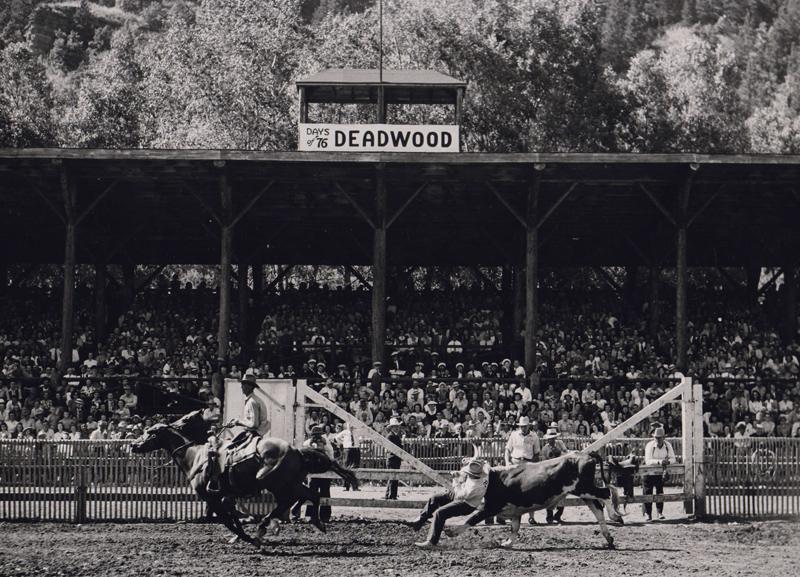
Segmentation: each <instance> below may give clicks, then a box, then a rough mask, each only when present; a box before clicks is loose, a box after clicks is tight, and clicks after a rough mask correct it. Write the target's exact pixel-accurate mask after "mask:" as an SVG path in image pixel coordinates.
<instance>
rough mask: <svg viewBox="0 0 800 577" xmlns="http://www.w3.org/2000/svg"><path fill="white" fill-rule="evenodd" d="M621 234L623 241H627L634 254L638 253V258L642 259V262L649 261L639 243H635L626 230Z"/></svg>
mask: <svg viewBox="0 0 800 577" xmlns="http://www.w3.org/2000/svg"><path fill="white" fill-rule="evenodd" d="M621 234H622V238H624V239H625V242H627V243H628V244H629V245H631V248H632V249H633V252H635V253H636V254H638V255H639V258H640V259H642V262H643V263H647V262H650V258H649V257H648V256H647V255H646V254H645V252H644V251H643V250H642V249H641V248H639V245H637V244H636V243H635V242H634V240H633V239H632V238H631V236H630V235H629V234H628V233H627V232H625V231H622V233H621Z"/></svg>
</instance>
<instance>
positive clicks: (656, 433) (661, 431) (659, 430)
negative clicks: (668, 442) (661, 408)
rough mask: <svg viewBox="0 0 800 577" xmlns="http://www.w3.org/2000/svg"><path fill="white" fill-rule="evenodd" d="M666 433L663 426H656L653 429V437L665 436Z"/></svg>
mask: <svg viewBox="0 0 800 577" xmlns="http://www.w3.org/2000/svg"><path fill="white" fill-rule="evenodd" d="M666 436H667V435H666V433H665V432H664V428H663V427H658V428H657V429H656V430H655V431H653V437H666Z"/></svg>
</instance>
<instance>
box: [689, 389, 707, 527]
mask: <svg viewBox="0 0 800 577" xmlns="http://www.w3.org/2000/svg"><path fill="white" fill-rule="evenodd" d="M692 391H693V397H694V399H693V400H694V427H693V429H694V430H693V431H692V432H693V435H692V452H693V454H694V515H695V517H698V518H702V517H705V515H706V477H705V466H706V460H705V446H706V443H705V438H704V432H703V386H702V385H694V386H693V387H692Z"/></svg>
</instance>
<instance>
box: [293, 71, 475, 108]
mask: <svg viewBox="0 0 800 577" xmlns="http://www.w3.org/2000/svg"><path fill="white" fill-rule="evenodd" d="M296 84H297V87H298V88H305V90H306V101H307V102H311V103H332V102H335V103H340V104H352V103H369V102H372V103H376V102H377V101H378V92H377V90H376V88H377V87H378V86H382V87H383V89H384V92H385V98H386V102H387V103H390V104H456V101H457V92H458V91H459V90H461V91H463V90H464V89H466V86H467V83H466V82H464V81H462V80H456V79H455V78H453V77H451V76H447V75H445V74H442V73H441V72H436V71H435V70H384V71H383V73H382V74H381V72H380V71H379V70H378V69H377V68H375V69H350V68H331V69H328V70H323V71H322V72H319V73H317V74H315V75H313V76H309V77H308V78H303V79H302V80H298V81H297V83H296Z"/></svg>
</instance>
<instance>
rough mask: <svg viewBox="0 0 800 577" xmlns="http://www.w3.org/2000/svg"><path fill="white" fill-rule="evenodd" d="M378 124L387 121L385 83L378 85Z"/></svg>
mask: <svg viewBox="0 0 800 577" xmlns="http://www.w3.org/2000/svg"><path fill="white" fill-rule="evenodd" d="M377 118H378V124H385V123H386V93H385V92H384V88H383V85H381V86H378V114H377Z"/></svg>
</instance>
